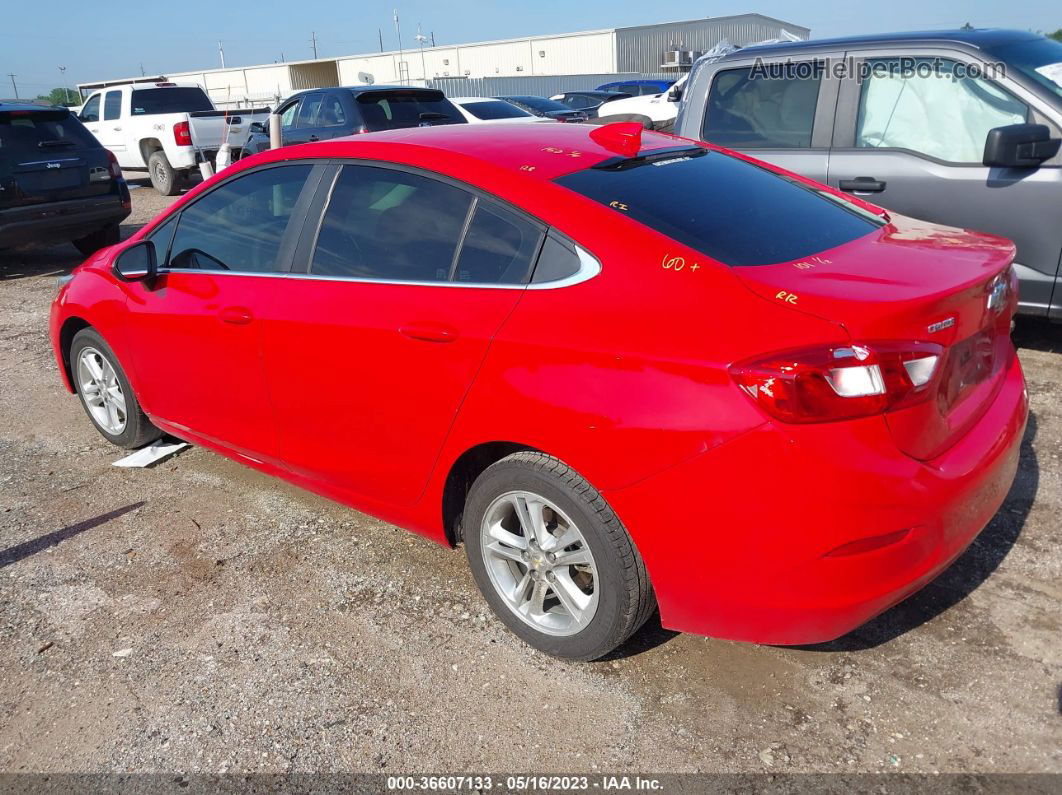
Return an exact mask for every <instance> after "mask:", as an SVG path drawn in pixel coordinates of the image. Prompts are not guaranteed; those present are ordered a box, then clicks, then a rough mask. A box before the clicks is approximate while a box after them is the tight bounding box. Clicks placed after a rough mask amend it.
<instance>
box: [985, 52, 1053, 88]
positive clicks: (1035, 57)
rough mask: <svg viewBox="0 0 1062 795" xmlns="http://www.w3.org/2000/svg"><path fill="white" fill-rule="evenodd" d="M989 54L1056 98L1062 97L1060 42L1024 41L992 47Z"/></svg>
mask: <svg viewBox="0 0 1062 795" xmlns="http://www.w3.org/2000/svg"><path fill="white" fill-rule="evenodd" d="M990 52H991V54H992V55H994V56H995V57H996V58H999V59H1000V60H1001V61H1003V62H1004V63H1005V64H1006V65H1007V66H1009V67H1011V68H1014V69H1017V70H1018V71H1019V72H1021V73H1022V74H1023V75H1025V76H1026V77H1028V78H1029V79H1031V80H1033V81H1035V82H1037V83H1039V84H1040V85H1042V86H1043V87H1044V88H1046V89H1048V90H1049V91H1051V92H1053V93H1054V95H1055V96H1056V97H1062V42H1057V41H1055V40H1054V39H1047V38H1035V39H1026V40H1025V41H1018V42H1014V43H1013V44H1004V45H1002V46H1000V47H994V48H992V49H991V51H990Z"/></svg>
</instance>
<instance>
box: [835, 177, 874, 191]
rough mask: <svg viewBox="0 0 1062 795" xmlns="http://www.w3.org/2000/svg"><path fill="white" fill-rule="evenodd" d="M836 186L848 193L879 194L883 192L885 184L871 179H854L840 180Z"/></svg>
mask: <svg viewBox="0 0 1062 795" xmlns="http://www.w3.org/2000/svg"><path fill="white" fill-rule="evenodd" d="M837 186H838V187H839V188H840V189H841V190H844V191H848V192H849V193H881V192H882V191H883V190H885V182H884V181H883V180H880V179H874V178H873V177H856V178H855V179H842V180H841V181H840V182H838V183H837Z"/></svg>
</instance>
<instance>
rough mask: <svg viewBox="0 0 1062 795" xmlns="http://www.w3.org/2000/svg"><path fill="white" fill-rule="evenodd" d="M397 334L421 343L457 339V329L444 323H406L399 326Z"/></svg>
mask: <svg viewBox="0 0 1062 795" xmlns="http://www.w3.org/2000/svg"><path fill="white" fill-rule="evenodd" d="M398 332H399V333H400V334H402V335H404V336H406V337H409V338H410V339H411V340H420V341H421V342H453V341H454V340H456V339H457V329H455V328H454V327H453V326H447V325H446V324H444V323H408V324H406V325H404V326H400V327H399V329H398Z"/></svg>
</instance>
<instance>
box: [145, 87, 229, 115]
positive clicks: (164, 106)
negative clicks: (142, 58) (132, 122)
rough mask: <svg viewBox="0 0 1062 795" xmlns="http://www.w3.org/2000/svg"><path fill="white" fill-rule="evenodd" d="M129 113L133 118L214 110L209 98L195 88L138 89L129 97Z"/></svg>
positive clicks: (199, 89)
mask: <svg viewBox="0 0 1062 795" xmlns="http://www.w3.org/2000/svg"><path fill="white" fill-rule="evenodd" d="M130 108H131V110H130V112H131V113H132V115H134V116H155V115H158V114H162V113H194V112H196V111H201V110H214V105H213V103H212V102H211V101H210V97H208V96H207V95H206V93H205V92H204V91H203V89H201V88H198V87H196V86H173V87H172V88H140V89H137V90H135V91H133V93H132V96H131V97H130Z"/></svg>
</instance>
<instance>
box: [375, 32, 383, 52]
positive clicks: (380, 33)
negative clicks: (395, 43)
mask: <svg viewBox="0 0 1062 795" xmlns="http://www.w3.org/2000/svg"><path fill="white" fill-rule="evenodd" d="M376 34H377V35H378V36H379V37H380V52H383V29H382V28H377V29H376Z"/></svg>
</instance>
